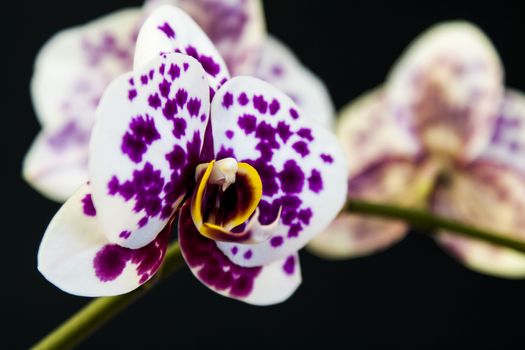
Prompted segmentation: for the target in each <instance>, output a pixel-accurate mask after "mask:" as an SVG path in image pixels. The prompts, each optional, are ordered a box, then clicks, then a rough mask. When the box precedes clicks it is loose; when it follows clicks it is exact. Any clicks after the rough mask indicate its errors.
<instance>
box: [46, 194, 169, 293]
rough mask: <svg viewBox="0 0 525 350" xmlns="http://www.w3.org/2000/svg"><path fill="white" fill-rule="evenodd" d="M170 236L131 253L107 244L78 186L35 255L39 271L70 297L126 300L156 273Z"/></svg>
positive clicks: (161, 236)
mask: <svg viewBox="0 0 525 350" xmlns="http://www.w3.org/2000/svg"><path fill="white" fill-rule="evenodd" d="M169 234H170V230H169V228H168V229H166V230H164V231H163V232H162V233H161V234H159V235H158V236H157V238H156V239H155V240H154V241H153V242H151V243H150V244H148V245H147V246H145V247H143V248H141V249H137V250H132V249H127V248H123V247H120V246H118V245H116V244H112V243H110V242H109V241H108V240H107V238H106V236H105V234H104V230H103V229H102V227H101V226H100V224H99V222H98V216H97V211H96V209H95V207H94V205H93V202H92V200H91V195H90V194H89V188H88V186H87V185H84V186H82V187H81V188H80V189H79V190H78V191H77V192H75V194H74V195H73V196H72V197H71V198H70V199H69V200H68V201H67V202H66V203H65V204H64V205H63V206H62V208H61V209H60V210H59V211H58V213H57V214H56V215H55V217H54V218H53V220H51V223H50V224H49V226H48V228H47V230H46V233H45V235H44V238H43V239H42V243H41V244H40V249H39V252H38V269H39V271H40V272H41V273H42V274H43V275H44V276H45V278H46V279H47V280H49V281H50V282H51V283H53V284H54V285H55V286H57V287H58V288H60V289H62V290H64V291H65V292H68V293H70V294H75V295H81V296H90V297H96V296H108V295H117V294H124V293H127V292H129V291H132V290H133V289H135V288H137V287H139V286H140V285H141V284H143V283H145V282H146V281H148V280H149V279H150V278H151V277H152V276H153V275H154V274H155V272H156V271H157V270H158V269H159V267H160V265H161V263H162V261H163V259H164V255H165V252H166V247H167V244H168V238H169Z"/></svg>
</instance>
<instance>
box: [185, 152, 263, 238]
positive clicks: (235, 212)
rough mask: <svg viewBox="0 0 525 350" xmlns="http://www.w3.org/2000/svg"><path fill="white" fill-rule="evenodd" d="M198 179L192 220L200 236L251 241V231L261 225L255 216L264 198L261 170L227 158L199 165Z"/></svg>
mask: <svg viewBox="0 0 525 350" xmlns="http://www.w3.org/2000/svg"><path fill="white" fill-rule="evenodd" d="M195 177H196V181H197V187H196V189H195V191H194V192H193V196H192V198H191V217H192V219H193V223H194V224H195V227H196V228H197V229H198V230H199V232H200V233H201V234H202V235H203V236H205V237H208V238H210V239H213V240H219V241H245V240H248V239H250V227H251V226H253V224H258V218H257V216H258V215H253V216H252V214H254V213H256V209H257V206H258V205H259V201H260V200H261V197H262V182H261V178H260V176H259V174H258V173H257V170H255V168H253V167H252V166H251V165H249V164H247V163H242V162H237V161H236V160H235V159H233V158H225V159H221V160H219V161H215V160H214V161H211V162H210V163H204V164H200V165H198V166H197V168H196V170H195ZM256 214H257V213H256ZM250 217H252V218H251V220H250V221H249V222H248V219H250ZM252 221H255V223H252ZM234 231H235V232H234Z"/></svg>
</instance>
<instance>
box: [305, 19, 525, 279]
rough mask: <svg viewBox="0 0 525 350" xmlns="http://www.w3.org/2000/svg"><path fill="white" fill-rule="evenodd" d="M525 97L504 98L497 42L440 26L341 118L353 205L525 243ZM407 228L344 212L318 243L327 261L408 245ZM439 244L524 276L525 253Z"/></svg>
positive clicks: (499, 272)
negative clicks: (406, 212) (399, 210)
mask: <svg viewBox="0 0 525 350" xmlns="http://www.w3.org/2000/svg"><path fill="white" fill-rule="evenodd" d="M524 123H525V98H524V97H523V95H522V94H521V93H519V92H516V91H509V90H507V91H504V85H503V69H502V66H501V62H500V59H499V57H498V54H497V53H496V51H495V49H494V48H493V46H492V45H491V43H490V41H489V40H488V39H487V38H486V37H485V36H484V35H483V33H481V32H480V30H479V29H477V28H476V27H474V26H473V25H471V24H468V23H464V22H452V23H445V24H440V25H437V26H435V27H434V28H432V29H430V30H429V31H428V32H426V33H424V34H423V35H422V36H421V37H420V38H419V39H417V40H416V41H415V43H414V44H412V46H411V47H410V48H409V49H408V50H407V52H406V53H405V54H404V55H403V57H402V58H401V59H400V60H399V62H398V63H397V64H396V66H395V67H394V69H393V70H392V72H391V74H390V76H389V77H388V80H387V82H386V84H385V85H384V86H383V87H381V88H378V89H376V90H375V91H373V92H370V93H368V94H366V95H365V96H364V97H361V98H359V99H358V100H357V101H355V102H353V103H352V104H351V105H350V106H349V107H347V108H346V109H345V110H344V111H343V113H342V120H340V123H339V125H338V130H337V133H338V137H339V139H340V141H341V142H342V143H343V147H344V148H345V150H346V152H347V155H348V157H347V158H348V160H349V162H350V168H349V171H350V177H349V192H348V195H349V197H350V198H359V199H366V200H369V201H379V202H388V203H393V204H397V205H402V206H408V207H416V208H424V209H426V210H430V211H432V212H434V213H436V214H439V215H442V216H445V217H449V218H452V219H456V220H459V221H462V222H465V223H469V224H472V225H474V226H478V227H485V228H490V229H494V230H497V231H500V232H504V233H508V234H515V235H518V237H516V238H518V239H520V238H521V239H525V219H524V218H525V216H524V215H523V213H524V208H525V178H524V171H525V165H524V164H525V163H523V161H522V160H523V154H524V152H525V145H523V142H520V140H524V139H525V138H524V137H525V134H524V131H523V130H524V128H523V124H524ZM406 231H407V226H406V224H405V223H403V222H400V221H392V220H386V219H375V218H368V217H364V216H359V215H352V214H348V213H345V214H342V215H341V216H339V217H338V218H337V219H336V220H335V222H334V223H333V224H332V226H331V227H330V228H328V229H327V230H326V232H325V233H323V234H322V235H319V236H318V237H317V238H316V239H315V240H314V241H313V242H312V243H311V245H310V248H311V251H313V252H315V253H317V254H319V255H322V256H325V257H328V258H347V257H355V256H363V255H367V254H370V253H372V252H374V251H377V250H380V249H383V248H386V247H388V246H390V245H391V244H393V243H395V242H396V241H398V240H400V239H401V238H403V237H404V236H405V234H406ZM438 242H439V243H440V244H441V245H442V246H443V247H444V248H445V249H446V250H447V251H448V252H450V253H451V254H452V255H453V256H454V257H456V258H457V259H458V260H459V261H461V262H462V263H464V264H465V265H466V266H468V267H470V268H472V269H474V270H477V271H480V272H483V273H487V274H492V275H496V276H502V277H508V278H521V277H525V256H523V255H522V254H520V253H518V252H515V251H512V250H510V249H505V248H501V247H496V246H494V245H491V244H488V243H485V242H481V241H478V240H475V239H472V238H466V237H460V236H457V235H452V234H450V233H447V232H441V233H440V234H439V235H438Z"/></svg>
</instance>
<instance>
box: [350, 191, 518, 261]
mask: <svg viewBox="0 0 525 350" xmlns="http://www.w3.org/2000/svg"><path fill="white" fill-rule="evenodd" d="M346 210H348V211H350V212H352V213H359V214H366V215H370V216H379V217H386V218H392V219H398V220H403V221H405V222H406V223H408V224H410V225H411V226H413V227H416V228H420V229H422V230H424V233H426V234H434V231H435V230H437V229H440V230H447V231H450V233H452V234H456V235H460V236H465V237H470V238H476V239H480V240H482V241H487V242H490V243H494V244H497V245H501V246H504V247H507V248H511V249H514V250H517V251H519V252H522V253H525V241H523V240H519V239H514V238H512V237H516V235H514V234H511V233H506V234H503V233H501V232H496V231H491V230H485V229H482V228H478V227H474V226H470V225H466V224H464V223H461V222H457V221H454V220H449V219H445V218H443V217H439V216H436V215H433V214H431V213H429V212H425V211H423V210H418V209H409V208H403V207H397V206H393V205H388V204H381V203H371V202H366V201H361V200H355V199H351V200H349V201H348V202H347V204H346Z"/></svg>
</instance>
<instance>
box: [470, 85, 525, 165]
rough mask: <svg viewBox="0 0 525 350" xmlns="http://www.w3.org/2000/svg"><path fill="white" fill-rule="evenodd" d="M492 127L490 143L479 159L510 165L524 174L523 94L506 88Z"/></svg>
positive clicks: (524, 101)
mask: <svg viewBox="0 0 525 350" xmlns="http://www.w3.org/2000/svg"><path fill="white" fill-rule="evenodd" d="M497 116H498V117H497V119H496V123H495V124H494V126H493V129H492V137H491V140H490V143H489V144H488V145H487V147H485V149H484V151H483V153H482V154H481V155H480V157H479V159H483V160H485V159H486V160H489V161H491V162H496V163H500V164H503V165H507V166H510V167H512V168H514V169H516V170H518V171H520V172H522V173H524V174H525V96H524V95H523V93H522V92H519V91H515V90H507V91H506V92H505V98H504V100H503V103H502V105H501V109H500V111H499V113H498V114H497Z"/></svg>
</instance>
